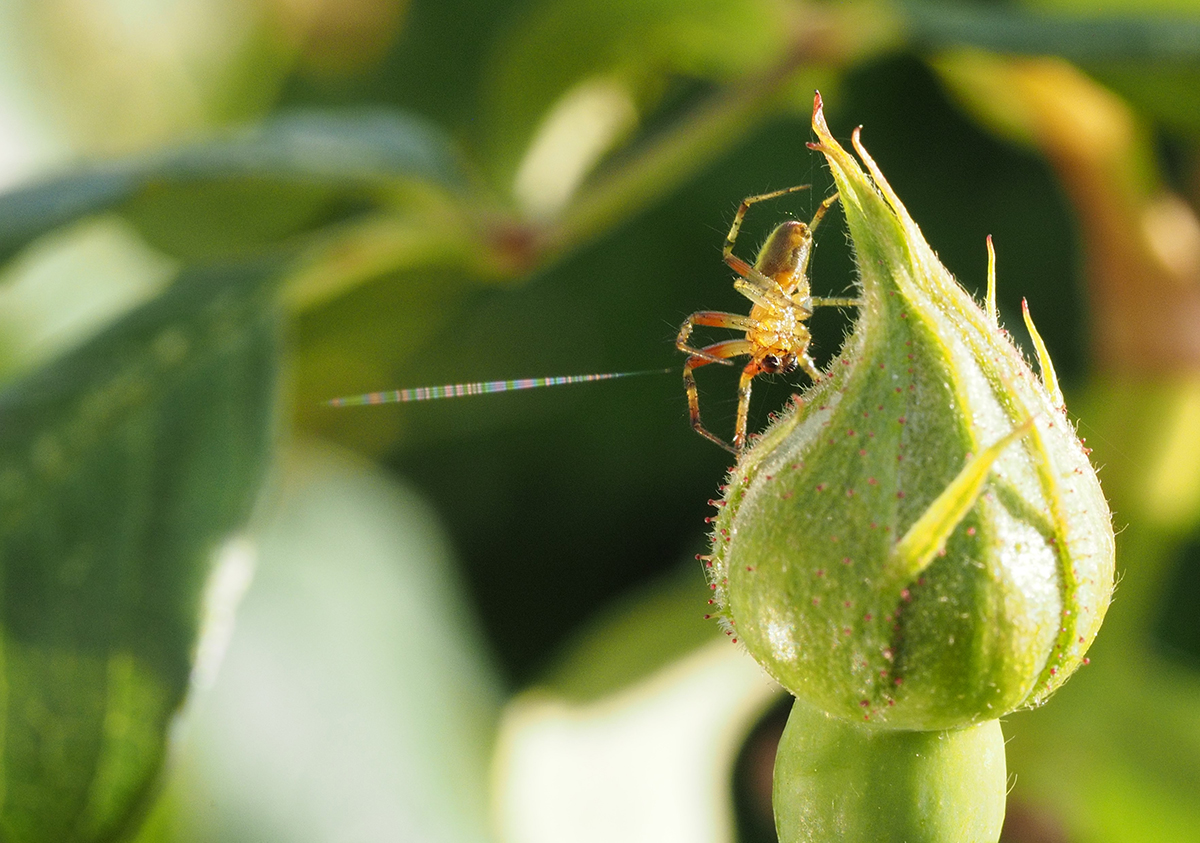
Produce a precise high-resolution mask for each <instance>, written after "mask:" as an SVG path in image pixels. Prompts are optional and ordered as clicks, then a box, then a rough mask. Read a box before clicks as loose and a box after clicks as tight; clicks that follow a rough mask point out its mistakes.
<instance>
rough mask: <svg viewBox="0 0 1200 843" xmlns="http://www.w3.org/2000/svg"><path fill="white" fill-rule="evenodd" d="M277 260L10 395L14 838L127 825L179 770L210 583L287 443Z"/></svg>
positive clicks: (186, 283) (3, 520)
mask: <svg viewBox="0 0 1200 843" xmlns="http://www.w3.org/2000/svg"><path fill="white" fill-rule="evenodd" d="M274 275H275V267H274V266H273V265H271V264H268V263H265V262H264V263H259V264H256V265H248V264H243V265H236V266H228V267H223V268H215V269H195V270H189V271H187V272H185V273H184V274H183V276H182V277H180V278H179V279H178V281H177V282H176V283H175V284H174V285H173V286H172V287H171V288H170V289H169V290H168V291H167V293H166V294H164V295H163V296H162V297H160V298H159V299H157V300H155V301H154V302H152V303H150V304H148V305H146V306H144V307H142V308H140V309H138V310H136V311H133V312H132V313H130V314H129V315H128V316H126V317H125V318H123V319H122V320H120V321H119V322H117V323H116V324H115V325H114V326H113V327H112V328H110V329H109V330H107V331H106V332H104V333H103V334H101V335H100V336H98V337H97V338H96V339H94V340H93V341H91V342H89V343H87V344H86V345H84V346H83V347H81V348H79V349H78V350H76V351H74V352H72V353H70V354H68V355H66V356H65V357H63V358H60V359H59V360H58V361H56V362H55V363H53V364H51V365H49V366H47V367H44V368H42V369H40V370H38V371H36V372H34V373H33V374H32V375H30V376H29V377H27V378H25V379H24V380H22V381H19V382H17V383H15V384H14V385H12V386H11V387H9V388H8V389H7V390H6V391H4V392H3V393H0V588H2V592H0V670H2V671H3V684H2V687H3V692H2V695H0V731H2V734H3V741H2V743H0V765H2V766H0V838H2V839H4V840H5V841H12V843H31V842H32V841H41V840H53V841H92V840H108V839H112V838H113V837H114V836H116V835H117V834H118V833H119V832H120V831H121V829H122V828H123V827H124V826H125V825H126V824H127V823H128V822H129V821H130V818H131V817H132V816H133V815H134V814H135V812H136V811H137V809H138V807H139V806H140V803H141V801H142V798H143V797H144V795H145V793H146V791H147V788H148V787H149V785H150V784H151V783H152V781H153V779H154V776H155V774H156V772H157V770H158V768H159V767H160V765H161V763H162V757H163V752H164V741H165V737H166V730H167V727H168V725H169V722H170V719H171V717H172V716H173V715H174V713H175V711H176V710H177V709H178V707H179V704H180V702H181V701H182V699H183V696H184V693H185V690H186V688H187V684H188V675H189V671H190V666H191V656H192V651H193V648H194V642H195V635H196V626H197V611H198V600H199V593H200V590H201V588H202V586H203V584H204V581H205V576H206V573H207V571H208V568H209V560H210V557H211V556H212V553H213V551H214V549H215V548H216V546H217V544H218V542H220V541H221V539H222V538H223V537H224V536H225V535H226V534H227V533H228V532H230V531H231V530H233V529H234V528H236V527H237V526H238V524H239V523H240V522H241V521H242V520H243V519H244V518H245V517H246V514H247V512H248V510H249V507H250V505H251V503H252V502H253V500H254V498H255V493H256V490H257V488H258V485H259V482H260V479H261V477H262V474H263V469H264V466H265V464H266V461H267V457H268V454H269V450H270V444H271V438H272V436H271V434H272V430H273V415H274V413H273V404H274V400H275V386H276V368H277V355H278V342H279V338H278V327H277V319H276V315H275V310H274V307H273V304H272V300H273V294H274V291H273V289H272V287H271V285H270V284H268V283H267V282H268V281H270V280H271V279H272V278H273V277H274Z"/></svg>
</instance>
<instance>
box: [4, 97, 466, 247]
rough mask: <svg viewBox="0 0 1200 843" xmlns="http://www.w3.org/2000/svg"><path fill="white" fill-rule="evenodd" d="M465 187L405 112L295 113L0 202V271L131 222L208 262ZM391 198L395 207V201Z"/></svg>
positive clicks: (443, 149) (428, 130)
mask: <svg viewBox="0 0 1200 843" xmlns="http://www.w3.org/2000/svg"><path fill="white" fill-rule="evenodd" d="M414 181H424V182H431V183H434V184H438V185H441V186H444V187H447V188H458V187H461V186H462V184H463V183H464V177H463V174H462V171H461V170H460V169H459V166H458V162H457V161H456V160H455V156H454V153H453V150H452V145H451V141H450V140H449V139H448V137H447V136H446V135H445V134H444V133H442V132H441V131H440V130H439V129H438V128H437V127H435V126H433V125H431V124H430V123H428V122H426V121H425V120H423V119H421V118H419V117H416V116H414V115H410V114H404V113H401V112H384V111H372V110H363V111H359V112H357V113H346V114H321V113H317V112H311V113H306V112H295V113H291V114H284V115H279V116H277V117H275V118H273V119H272V120H270V121H269V122H267V123H264V124H263V125H261V126H258V127H253V128H248V129H243V130H240V131H237V132H233V133H231V134H229V135H228V136H226V137H224V138H219V139H214V140H212V141H208V142H203V143H197V144H191V145H187V146H182V147H178V148H174V149H166V150H162V151H157V152H150V153H146V154H143V155H139V156H135V157H130V158H125V159H120V160H117V161H112V162H107V163H102V164H94V165H90V166H87V167H85V168H82V169H80V170H78V171H75V172H72V173H68V174H66V175H63V176H59V177H57V178H54V179H50V180H47V181H44V182H41V183H38V184H34V185H30V186H27V187H24V188H21V189H19V190H15V191H13V192H11V193H9V194H8V195H7V196H3V197H0V260H7V259H8V258H9V257H11V256H12V255H13V253H15V252H16V251H17V250H18V249H20V248H21V247H22V246H24V245H25V244H26V243H28V242H30V241H31V240H33V239H35V238H37V237H39V236H40V235H42V234H45V233H46V232H48V231H51V230H53V229H55V228H57V227H59V226H61V225H63V224H65V223H68V222H71V221H72V220H75V219H77V218H79V217H82V216H87V215H90V214H95V213H98V212H100V211H105V210H109V209H114V208H117V209H122V210H126V211H128V212H129V213H130V214H131V216H132V218H133V219H134V221H135V222H137V223H138V224H139V225H140V226H141V228H142V231H143V233H144V234H145V235H146V236H147V237H148V238H149V239H150V240H151V242H152V243H154V244H155V245H157V246H159V247H160V248H163V249H165V250H167V251H168V252H173V253H176V254H178V255H180V256H182V257H185V258H198V257H199V258H204V257H207V258H209V259H211V258H212V257H213V256H214V255H216V254H219V253H222V252H226V253H228V252H234V253H236V252H241V251H245V250H247V249H249V248H251V247H254V246H258V245H260V244H262V243H266V242H270V241H273V240H277V239H279V238H280V237H283V236H286V235H288V234H291V233H294V232H296V231H298V230H301V229H303V228H304V227H305V226H308V225H310V224H313V223H317V222H320V221H322V218H323V217H325V216H328V215H330V214H332V213H334V212H335V211H336V207H335V206H336V204H337V203H338V202H341V203H343V204H344V203H347V202H352V201H354V200H358V201H360V202H361V201H365V200H367V199H369V198H377V199H379V198H382V199H386V198H388V196H387V195H388V194H389V193H390V194H396V193H397V192H398V191H400V190H402V189H404V187H405V185H406V184H411V183H412V182H414ZM393 198H394V197H393Z"/></svg>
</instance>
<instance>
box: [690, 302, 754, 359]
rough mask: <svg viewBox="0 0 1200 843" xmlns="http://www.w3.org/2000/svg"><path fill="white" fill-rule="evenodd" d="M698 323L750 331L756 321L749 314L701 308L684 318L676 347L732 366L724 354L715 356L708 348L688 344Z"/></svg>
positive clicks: (692, 354)
mask: <svg viewBox="0 0 1200 843" xmlns="http://www.w3.org/2000/svg"><path fill="white" fill-rule="evenodd" d="M697 325H704V326H706V327H709V328H734V329H736V330H739V331H748V330H750V329H751V328H752V327H753V325H754V323H753V322H752V321H751V319H750V317H749V316H742V315H741V314H738V313H725V312H723V311H720V310H701V311H698V312H697V313H693V314H692V315H691V316H689V317H688V318H687V319H685V320H683V324H682V325H680V326H679V335H678V336H677V337H675V347H676V348H678V349H679V350H680V351H682V352H683V353H684V354H690V355H691V356H692V357H699V358H701V359H702V360H705V361H707V362H709V363H721V364H723V365H726V366H732V365H733V364H732V363H730V362H729V361H728V360H726V359H725V358H724V357H723V356H713V355H711V354H709V353H708V351H707V349H706V348H695V347H694V346H691V345H688V339H689V338H690V337H691V335H692V330H693V329H694V328H695V327H696V326H697ZM718 345H719V343H718Z"/></svg>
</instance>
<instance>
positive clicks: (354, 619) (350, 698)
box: [137, 444, 502, 843]
mask: <svg viewBox="0 0 1200 843" xmlns="http://www.w3.org/2000/svg"><path fill="white" fill-rule="evenodd" d="M282 474H283V477H282V483H281V485H280V489H279V494H278V496H277V498H276V501H275V503H276V504H277V505H276V506H274V507H272V511H271V514H270V517H269V518H267V519H264V521H263V524H262V529H261V530H258V531H255V538H256V539H257V540H258V541H257V553H256V554H254V553H252V552H251V550H250V546H249V543H246V545H247V547H246V548H245V549H246V551H247V552H246V553H244V554H243V556H242V560H241V562H240V563H238V564H237V565H236V567H241V568H243V569H245V568H249V567H251V566H253V567H254V568H255V571H254V581H253V582H252V583H251V584H250V588H249V590H248V591H247V592H246V595H245V599H244V600H242V601H241V605H240V606H239V607H238V608H237V621H236V624H234V625H233V626H232V629H231V630H230V628H229V627H225V631H226V634H228V633H229V632H230V631H232V639H231V640H230V642H229V648H228V652H227V653H226V654H225V656H224V660H223V664H222V665H221V667H220V671H219V672H218V673H217V674H216V677H215V682H214V683H213V684H212V687H211V688H209V689H205V688H201V689H199V690H198V692H197V694H196V696H195V697H194V698H193V700H192V703H191V705H192V706H194V707H193V708H191V710H190V712H189V717H188V720H187V726H186V731H185V733H184V735H183V740H182V742H181V744H180V746H179V753H178V754H177V755H175V756H174V757H173V763H172V771H171V773H170V775H169V776H168V784H167V787H166V792H165V798H164V799H163V800H162V802H160V803H159V805H158V806H156V808H155V810H154V812H153V815H152V819H151V820H150V821H149V822H148V823H147V826H146V828H145V829H144V830H143V832H142V833H141V834H140V835H139V837H138V838H137V840H138V841H139V842H140V843H149V842H150V841H158V842H159V843H166V841H173V842H174V843H185V841H186V843H218V842H219V843H245V841H256V842H257V843H271V841H279V842H280V843H285V842H286V843H328V841H333V840H343V841H362V843H367V841H392V840H396V841H408V840H412V841H421V843H481V841H483V840H485V839H487V818H486V812H487V804H488V794H487V789H486V788H487V775H488V766H489V761H490V754H491V744H492V740H493V732H494V729H495V723H496V720H497V718H498V716H499V708H500V704H501V702H502V696H501V695H502V689H501V688H500V683H499V681H498V678H497V676H496V675H495V673H494V672H493V670H492V665H491V663H490V659H489V655H490V654H489V653H488V652H487V650H486V642H485V641H484V640H483V639H482V638H481V636H480V635H479V634H478V631H477V628H476V626H475V622H474V618H473V617H472V615H471V612H470V608H469V606H468V605H467V602H466V599H465V597H464V595H463V594H462V592H461V590H460V586H461V583H460V582H459V581H458V580H457V579H456V577H455V573H454V566H453V559H452V556H451V554H450V549H449V546H448V544H447V539H446V538H445V536H444V535H443V534H442V531H441V529H440V527H439V525H438V519H437V517H436V516H435V515H434V513H433V512H431V511H430V509H429V506H428V504H427V503H426V502H425V501H423V500H422V499H421V497H420V496H419V495H418V494H417V493H416V492H414V491H413V490H412V489H410V488H408V487H406V486H405V485H403V484H399V483H397V482H395V481H394V480H393V479H391V478H389V477H387V476H386V475H385V474H383V473H382V472H380V471H378V470H377V469H373V468H371V467H370V466H368V465H366V464H364V463H362V462H361V461H359V460H357V459H356V458H354V457H353V456H351V455H350V454H348V453H346V452H342V451H338V450H335V449H333V448H329V447H327V446H313V445H311V444H308V445H302V446H301V447H299V448H297V449H294V450H292V451H291V452H290V454H289V459H288V460H287V461H286V470H285V471H284V472H282ZM254 556H257V562H255V561H254ZM226 558H228V557H226ZM224 564H225V562H224V560H223V565H222V567H224ZM247 573H248V572H247ZM245 576H246V574H243V575H242V581H243V582H244V578H245ZM219 628H220V627H219V625H217V624H214V625H213V626H211V627H208V628H207V629H206V633H205V639H204V640H205V641H208V640H209V635H210V634H213V633H217V632H218V630H219Z"/></svg>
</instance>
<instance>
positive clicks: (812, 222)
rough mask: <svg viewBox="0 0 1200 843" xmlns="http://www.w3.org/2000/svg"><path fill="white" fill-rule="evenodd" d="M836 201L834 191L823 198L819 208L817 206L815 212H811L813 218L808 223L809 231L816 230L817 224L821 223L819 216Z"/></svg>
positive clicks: (822, 215) (836, 196)
mask: <svg viewBox="0 0 1200 843" xmlns="http://www.w3.org/2000/svg"><path fill="white" fill-rule="evenodd" d="M836 201H838V195H837V194H836V193H834V194H832V195H831V196H827V197H826V198H825V201H824V202H822V203H821V205H820V207H819V208H817V212H816V213H815V214H813V218H812V219H811V220H810V221H809V223H808V230H809V231H816V230H817V226H818V225H820V224H821V218H822V217H824V216H825V213H826V211H828V210H829V209H830V208H831V207H832V206H833V203H834V202H836Z"/></svg>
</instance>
